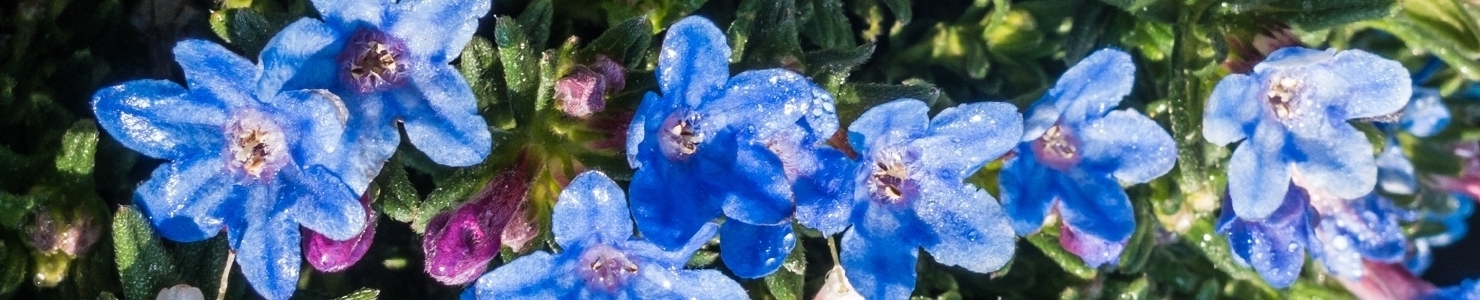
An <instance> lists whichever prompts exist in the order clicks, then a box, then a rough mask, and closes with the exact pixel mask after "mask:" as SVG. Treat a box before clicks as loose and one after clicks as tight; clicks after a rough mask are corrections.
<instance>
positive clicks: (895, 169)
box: [868, 147, 915, 204]
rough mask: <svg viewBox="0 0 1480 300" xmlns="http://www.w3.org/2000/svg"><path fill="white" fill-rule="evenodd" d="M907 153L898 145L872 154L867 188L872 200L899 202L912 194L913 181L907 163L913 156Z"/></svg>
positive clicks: (890, 202)
mask: <svg viewBox="0 0 1480 300" xmlns="http://www.w3.org/2000/svg"><path fill="white" fill-rule="evenodd" d="M909 154H910V153H908V152H907V151H905V150H904V149H901V148H899V147H889V148H885V149H883V151H880V152H879V154H878V155H875V156H874V163H873V165H872V167H871V168H870V170H871V172H869V178H868V190H869V193H870V194H872V195H873V198H874V200H877V201H881V202H883V203H887V204H900V203H903V202H904V200H905V197H906V196H908V195H912V194H914V192H915V191H914V190H915V186H914V181H912V180H910V170H909V165H908V162H909V161H912V160H913V159H911V158H913V157H912V156H911V155H909Z"/></svg>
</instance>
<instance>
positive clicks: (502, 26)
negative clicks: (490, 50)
mask: <svg viewBox="0 0 1480 300" xmlns="http://www.w3.org/2000/svg"><path fill="white" fill-rule="evenodd" d="M496 23H497V24H498V25H496V26H495V27H494V30H493V41H494V44H496V45H498V52H499V62H502V63H503V65H504V81H505V85H506V86H507V87H508V88H509V100H510V103H511V104H513V105H512V106H513V107H514V111H515V113H516V116H525V117H528V116H533V115H534V104H535V103H534V102H535V99H534V96H535V89H536V88H538V87H539V78H540V77H539V69H538V68H539V65H538V64H539V57H536V56H535V53H536V52H535V50H533V49H532V47H530V45H529V42H528V40H526V39H525V36H524V29H522V27H521V26H519V23H517V22H516V21H515V20H514V19H512V18H509V17H499V18H498V20H497V21H496Z"/></svg>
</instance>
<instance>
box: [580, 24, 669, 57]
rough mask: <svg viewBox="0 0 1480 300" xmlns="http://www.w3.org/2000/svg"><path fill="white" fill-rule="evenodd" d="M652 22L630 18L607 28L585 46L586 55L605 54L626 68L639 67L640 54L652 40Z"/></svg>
mask: <svg viewBox="0 0 1480 300" xmlns="http://www.w3.org/2000/svg"><path fill="white" fill-rule="evenodd" d="M652 26H653V25H652V23H649V22H648V21H647V19H646V18H641V17H638V18H632V19H627V20H626V21H622V23H618V24H617V25H616V26H612V28H610V29H607V30H606V32H604V33H602V34H601V36H600V37H597V38H596V40H593V41H591V44H590V45H589V46H587V47H586V49H585V51H587V56H595V55H597V54H600V55H606V56H607V57H609V58H611V59H612V60H613V61H618V62H621V63H622V65H623V66H626V67H627V68H628V69H636V68H638V67H640V66H639V65H638V63H639V62H640V61H641V58H642V54H643V52H644V51H646V50H647V47H648V45H649V44H651V43H652V41H653V34H652V32H651V29H652Z"/></svg>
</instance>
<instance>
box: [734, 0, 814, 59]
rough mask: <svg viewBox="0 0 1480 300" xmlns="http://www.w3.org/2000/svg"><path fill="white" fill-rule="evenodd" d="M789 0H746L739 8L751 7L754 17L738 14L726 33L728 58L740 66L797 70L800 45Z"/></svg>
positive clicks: (794, 10) (800, 54) (800, 57)
mask: <svg viewBox="0 0 1480 300" xmlns="http://www.w3.org/2000/svg"><path fill="white" fill-rule="evenodd" d="M794 4H795V3H794V2H792V1H765V0H745V2H743V3H741V4H740V5H741V7H742V9H747V7H754V12H753V14H754V17H748V16H741V15H740V14H746V15H748V14H750V13H749V12H744V11H742V12H740V13H737V18H736V20H735V23H732V25H731V28H730V32H729V36H730V37H731V40H730V48H731V49H732V50H731V51H732V53H731V54H730V60H731V61H732V62H734V65H736V66H733V67H735V68H739V69H767V68H777V67H780V68H787V69H793V70H795V69H797V68H798V67H799V64H801V63H802V61H801V60H802V59H803V57H802V55H803V54H802V46H801V43H800V42H798V41H797V21H796V7H795V5H794Z"/></svg>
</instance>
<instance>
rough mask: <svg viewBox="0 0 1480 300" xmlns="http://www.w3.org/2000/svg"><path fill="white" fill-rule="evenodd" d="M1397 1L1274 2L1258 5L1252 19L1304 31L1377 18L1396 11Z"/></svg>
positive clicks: (1298, 0)
mask: <svg viewBox="0 0 1480 300" xmlns="http://www.w3.org/2000/svg"><path fill="white" fill-rule="evenodd" d="M1397 8H1398V2H1397V0H1320V1H1316V0H1273V1H1269V2H1267V3H1264V4H1262V5H1259V6H1257V8H1255V9H1254V10H1253V13H1254V15H1255V16H1259V17H1265V18H1270V19H1275V20H1281V21H1285V22H1286V23H1289V24H1290V26H1291V27H1294V28H1296V29H1300V30H1305V31H1315V30H1321V29H1325V28H1328V27H1332V26H1337V25H1342V24H1347V23H1352V22H1357V21H1364V20H1371V19H1378V18H1383V17H1387V16H1391V15H1393V12H1395V11H1397Z"/></svg>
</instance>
